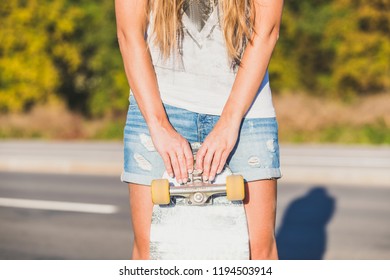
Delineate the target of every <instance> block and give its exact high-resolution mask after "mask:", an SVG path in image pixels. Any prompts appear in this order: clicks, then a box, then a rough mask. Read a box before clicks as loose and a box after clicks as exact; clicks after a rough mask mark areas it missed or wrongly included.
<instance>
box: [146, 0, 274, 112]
mask: <svg viewBox="0 0 390 280" xmlns="http://www.w3.org/2000/svg"><path fill="white" fill-rule="evenodd" d="M193 2H196V3H198V4H197V5H198V7H195V8H194V7H193V6H194V5H192V6H191V4H189V3H193ZM199 2H203V5H201V6H202V7H200V8H199ZM210 2H214V1H210V0H201V1H193V0H190V1H189V2H186V5H185V6H184V13H183V19H182V21H183V26H184V28H183V33H184V34H183V35H184V38H183V41H182V51H181V54H180V53H177V54H173V55H171V56H170V58H169V59H168V60H165V61H164V59H163V58H162V55H161V53H160V50H159V48H158V47H156V46H154V44H153V35H152V30H153V29H152V26H151V24H150V25H149V27H148V31H147V34H146V36H147V42H148V45H149V48H150V53H151V56H152V61H153V65H154V69H155V72H156V76H157V81H158V87H159V91H160V95H161V99H162V101H163V102H164V103H166V104H168V105H172V106H176V107H179V108H183V109H186V110H190V111H193V112H197V113H201V114H211V115H221V113H222V110H223V107H224V105H225V103H226V101H227V99H228V97H229V94H230V91H231V89H232V86H233V83H234V80H235V77H236V72H235V71H233V70H232V69H231V64H230V62H229V59H228V54H227V50H226V46H225V42H224V38H223V33H222V30H221V27H220V25H219V20H218V8H217V7H218V5H217V6H215V5H212V6H207V4H205V3H210ZM215 2H216V1H215ZM199 11H200V14H199ZM148 34H149V35H150V36H148ZM246 117H247V118H268V117H275V110H274V107H273V104H272V95H271V89H270V86H269V77H268V71H267V72H266V74H265V77H264V79H263V81H262V83H261V85H260V87H259V89H258V92H257V95H256V97H255V99H254V101H253V103H252V106H251V107H250V109H249V110H248V112H247V115H246Z"/></svg>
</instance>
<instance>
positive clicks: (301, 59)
mask: <svg viewBox="0 0 390 280" xmlns="http://www.w3.org/2000/svg"><path fill="white" fill-rule="evenodd" d="M280 33H281V34H280V39H279V42H278V45H277V48H276V50H275V53H274V57H273V59H272V62H271V65H270V71H271V74H272V82H273V85H274V86H275V87H274V88H275V89H276V90H277V91H280V90H282V91H283V90H299V91H302V90H303V91H305V92H308V93H309V94H312V95H313V94H317V95H324V94H326V95H329V96H332V97H341V98H346V97H349V96H351V95H356V94H372V93H375V92H386V91H389V90H390V1H389V0H337V1H335V0H330V1H325V0H290V1H286V2H285V8H284V14H283V23H282V28H281V32H280Z"/></svg>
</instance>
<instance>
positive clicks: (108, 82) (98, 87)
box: [56, 0, 129, 116]
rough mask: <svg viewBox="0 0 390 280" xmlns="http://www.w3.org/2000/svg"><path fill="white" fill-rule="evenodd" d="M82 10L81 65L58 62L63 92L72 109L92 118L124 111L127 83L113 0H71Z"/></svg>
mask: <svg viewBox="0 0 390 280" xmlns="http://www.w3.org/2000/svg"><path fill="white" fill-rule="evenodd" d="M68 3H69V5H77V6H78V7H79V8H80V9H81V10H82V11H83V17H82V18H81V19H80V20H79V21H78V23H77V28H76V32H75V35H74V36H73V37H72V38H70V40H71V41H72V42H74V43H75V44H77V46H78V49H79V52H80V57H81V63H80V65H79V67H77V68H76V69H74V68H72V67H71V65H69V64H68V63H66V61H63V60H62V59H61V58H59V59H57V60H56V62H57V67H58V69H59V70H60V72H61V75H62V76H63V77H64V79H63V80H62V83H61V85H60V89H59V90H60V93H61V95H62V96H63V97H64V98H65V99H66V100H67V102H68V105H69V106H70V107H71V108H74V109H78V110H80V111H82V112H83V113H85V114H87V115H91V116H103V115H106V114H116V112H123V110H124V109H125V108H126V107H127V106H128V102H127V98H128V95H129V90H128V84H127V80H126V76H125V73H124V70H123V65H122V60H121V56H120V52H119V48H118V43H117V38H116V26H115V13H114V1H91V0H68Z"/></svg>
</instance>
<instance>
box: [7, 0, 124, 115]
mask: <svg viewBox="0 0 390 280" xmlns="http://www.w3.org/2000/svg"><path fill="white" fill-rule="evenodd" d="M0 17H1V21H0V42H1V44H0V111H3V112H9V111H21V110H26V109H29V108H30V107H31V106H33V105H34V104H36V103H43V102H45V101H46V100H47V99H48V98H50V97H51V96H59V97H61V98H62V99H64V100H65V101H66V102H67V104H68V105H69V107H70V108H72V109H75V110H78V111H81V112H83V113H84V114H86V115H92V116H102V115H104V114H110V113H115V112H117V111H123V110H124V109H125V108H126V107H127V104H128V103H127V96H128V85H127V82H126V77H125V75H124V71H123V66H122V62H121V57H120V53H119V50H118V46H117V39H116V30H115V16H114V3H113V1H90V0H80V1H76V0H55V1H44V0H28V1H25V0H17V1H2V2H1V3H0Z"/></svg>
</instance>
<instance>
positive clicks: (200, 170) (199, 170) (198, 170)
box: [195, 169, 203, 173]
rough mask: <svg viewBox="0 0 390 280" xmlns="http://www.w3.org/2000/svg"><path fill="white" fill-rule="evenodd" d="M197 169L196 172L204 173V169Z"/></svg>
mask: <svg viewBox="0 0 390 280" xmlns="http://www.w3.org/2000/svg"><path fill="white" fill-rule="evenodd" d="M195 171H196V173H202V172H203V170H202V169H196V170H195Z"/></svg>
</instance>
